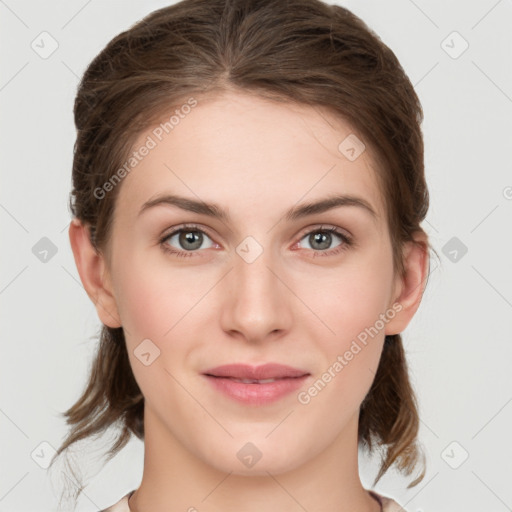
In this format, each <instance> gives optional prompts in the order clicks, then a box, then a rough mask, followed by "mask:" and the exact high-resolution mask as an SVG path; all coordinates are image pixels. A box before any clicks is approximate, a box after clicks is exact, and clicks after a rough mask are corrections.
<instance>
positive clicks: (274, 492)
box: [129, 404, 380, 512]
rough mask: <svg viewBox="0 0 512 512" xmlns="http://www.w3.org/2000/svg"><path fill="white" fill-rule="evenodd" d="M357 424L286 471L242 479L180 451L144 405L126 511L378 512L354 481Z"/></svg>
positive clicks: (358, 482)
mask: <svg viewBox="0 0 512 512" xmlns="http://www.w3.org/2000/svg"><path fill="white" fill-rule="evenodd" d="M357 421H358V418H357V417H354V418H353V419H352V420H351V421H350V422H349V424H347V427H346V429H345V430H344V431H342V432H341V433H340V435H339V436H338V438H337V439H336V441H335V442H334V443H333V444H331V445H330V446H328V447H326V449H325V450H323V451H322V452H321V453H319V454H317V455H316V456H315V457H313V458H311V459H309V460H307V461H306V462H305V463H304V464H302V465H300V466H299V467H296V468H294V469H292V470H290V471H286V472H280V473H272V471H265V474H262V475H255V476H246V475H241V474H237V473H235V472H234V471H229V470H228V471H220V470H218V469H217V468H215V467H213V466H212V465H210V464H207V463H205V462H204V460H201V459H200V458H199V457H197V456H196V455H195V454H194V453H191V451H189V450H188V449H187V448H186V447H184V446H183V445H182V444H181V443H180V442H179V441H178V440H177V439H176V438H175V437H174V436H173V435H172V434H171V433H170V432H169V430H168V429H167V428H166V427H165V425H163V424H162V423H161V422H160V421H159V419H158V417H157V416H156V415H154V414H153V413H152V411H151V410H150V409H149V408H148V407H147V404H146V410H145V414H144V432H145V439H144V444H145V452H144V472H143V478H142V482H141V485H140V486H139V488H138V489H137V490H136V491H135V493H134V494H133V495H132V496H131V498H130V500H129V507H130V511H131V512H147V511H151V512H164V511H165V512H168V511H169V510H183V511H187V512H221V511H222V512H234V511H237V512H239V511H240V510H241V509H243V510H244V512H260V511H261V510H265V511H268V512H278V511H282V510H287V511H289V512H304V510H333V511H336V512H353V511H354V510H358V511H360V512H379V511H380V505H379V504H378V503H377V501H376V500H375V499H374V498H373V497H371V496H370V495H369V493H368V492H367V491H366V490H365V489H364V488H363V486H362V484H361V481H360V479H359V471H358V452H357V425H358V424H357Z"/></svg>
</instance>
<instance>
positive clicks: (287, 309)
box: [221, 250, 293, 342]
mask: <svg viewBox="0 0 512 512" xmlns="http://www.w3.org/2000/svg"><path fill="white" fill-rule="evenodd" d="M241 254H243V253H241ZM233 265H234V268H233V269H232V270H231V272H229V274H228V275H227V276H226V279H224V290H223V297H224V300H223V304H222V309H221V324H222V328H223V330H224V331H225V332H227V333H229V334H230V335H231V336H235V337H239V338H240V339H245V340H247V341H248V342H261V341H264V340H266V339H268V338H270V337H272V338H273V339H275V337H277V336H279V335H280V336H282V335H283V334H284V333H285V332H287V331H289V329H290V327H291V324H292V307H293V304H292V300H293V293H292V292H291V291H290V289H289V288H288V287H287V285H286V284H287V283H286V281H287V279H286V271H285V268H284V267H283V266H282V265H280V264H279V262H278V261H276V259H275V258H274V259H272V255H271V251H270V250H268V251H267V250H264V251H263V252H262V253H261V254H260V255H259V256H258V257H257V258H256V259H255V260H254V261H252V262H251V260H250V259H244V257H242V256H239V255H238V254H235V255H234V258H233Z"/></svg>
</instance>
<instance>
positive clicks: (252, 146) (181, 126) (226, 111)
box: [116, 92, 384, 217]
mask: <svg viewBox="0 0 512 512" xmlns="http://www.w3.org/2000/svg"><path fill="white" fill-rule="evenodd" d="M194 99H195V105H194V106H193V107H192V108H190V107H187V108H185V107H186V106H187V103H186V101H184V102H183V103H181V104H178V105H174V106H173V107H172V108H171V109H170V110H169V111H167V112H165V113H163V114H162V116H161V120H160V121H158V122H156V123H154V124H153V125H151V126H150V127H149V128H148V129H146V130H145V131H144V132H143V133H141V134H140V135H139V137H138V138H137V141H136V142H135V144H134V145H133V147H132V151H138V152H139V154H140V153H142V152H144V153H145V156H142V157H140V156H139V160H137V163H136V165H135V166H134V167H133V168H131V170H130V172H128V173H127V175H126V177H124V178H123V182H122V187H121V191H120V195H119V197H118V203H119V204H118V205H117V207H116V209H117V208H122V209H123V210H133V209H134V208H137V207H138V208H140V207H141V206H142V204H143V203H144V202H145V201H147V200H148V199H149V198H151V197H152V196H154V195H155V194H159V193H163V192H169V193H172V192H174V193H177V194H180V195H187V196H190V197H194V196H195V199H204V200H205V201H212V202H216V203H220V204H228V205H230V207H231V208H233V209H234V208H236V207H237V206H240V207H243V206H244V205H245V207H246V214H249V213H250V212H249V209H248V207H249V206H254V207H258V206H259V207H261V208H271V205H278V204H281V205H282V206H283V210H284V209H288V208H289V207H290V206H292V205H293V204H295V203H298V202H301V199H302V200H304V201H310V200H314V199H316V198H318V197H324V196H325V195H326V193H328V194H331V193H333V192H337V193H346V194H353V195H359V196H363V197H364V198H365V199H366V200H367V201H368V202H370V203H371V204H372V205H373V207H374V209H375V210H376V211H377V213H378V215H379V217H381V216H382V215H383V211H384V204H383V202H382V198H381V192H380V190H379V184H378V182H377V180H376V172H378V170H377V169H375V167H374V159H373V154H372V151H371V148H370V147H369V146H368V144H366V147H365V149H364V150H363V152H362V153H361V154H360V155H359V156H357V154H356V156H357V158H356V159H355V160H354V159H349V158H348V157H347V153H346V148H347V145H348V146H354V144H353V142H354V141H356V146H355V150H356V151H357V152H359V151H360V150H361V149H362V148H361V147H358V146H357V144H358V142H357V141H359V142H363V143H364V141H362V137H361V136H360V135H359V134H358V133H357V132H356V131H355V130H354V129H353V127H351V126H350V125H349V124H348V123H347V122H346V121H345V120H343V119H341V118H340V117H339V116H336V115H335V114H334V113H332V112H330V111H328V110H327V109H325V108H321V107H318V106H315V107H312V106H307V105H302V104H296V103H291V102H277V101H270V100H268V99H265V98H261V97H259V96H256V95H253V94H247V93H235V92H225V93H222V94H220V95H215V96H195V97H194ZM190 104H193V103H190ZM180 105H181V106H182V107H183V108H180ZM354 137H355V139H354ZM347 138H348V139H347ZM340 145H341V146H340ZM144 146H145V147H147V148H150V149H149V150H147V149H146V150H145V151H140V150H141V149H142V148H143V147H144ZM344 151H345V152H344ZM353 153H354V152H352V154H353ZM349 155H350V153H349Z"/></svg>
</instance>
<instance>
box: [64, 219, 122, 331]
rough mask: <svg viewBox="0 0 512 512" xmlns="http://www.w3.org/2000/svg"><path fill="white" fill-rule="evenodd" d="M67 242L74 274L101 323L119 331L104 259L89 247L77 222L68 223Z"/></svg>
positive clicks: (86, 233) (76, 220) (86, 232)
mask: <svg viewBox="0 0 512 512" xmlns="http://www.w3.org/2000/svg"><path fill="white" fill-rule="evenodd" d="M69 241H70V243H71V249H72V250H73V255H74V257H75V263H76V267H77V269H78V274H79V275H80V279H81V281H82V284H83V285H84V288H85V291H86V292H87V295H88V296H89V298H90V299H91V300H92V302H93V303H94V305H95V306H96V311H97V313H98V316H99V318H100V320H101V322H102V323H103V324H104V325H106V326H108V327H121V321H120V319H119V313H118V311H117V304H116V301H115V298H114V295H113V293H112V285H111V282H110V276H109V273H108V269H107V265H106V263H105V257H104V255H103V254H101V253H99V252H98V251H97V250H96V249H95V247H94V246H93V245H92V242H91V239H90V237H89V230H88V228H87V226H85V225H84V224H82V222H81V221H79V220H78V219H73V220H72V221H71V224H70V226H69Z"/></svg>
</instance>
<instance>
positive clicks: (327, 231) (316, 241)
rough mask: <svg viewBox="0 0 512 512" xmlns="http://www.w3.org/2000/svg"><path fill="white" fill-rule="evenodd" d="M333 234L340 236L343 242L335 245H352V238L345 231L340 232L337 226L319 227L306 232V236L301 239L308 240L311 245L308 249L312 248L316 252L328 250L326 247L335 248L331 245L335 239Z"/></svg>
mask: <svg viewBox="0 0 512 512" xmlns="http://www.w3.org/2000/svg"><path fill="white" fill-rule="evenodd" d="M333 235H334V236H335V237H338V238H339V239H340V240H341V241H342V243H339V244H338V245H336V246H335V248H336V247H339V246H340V245H343V246H345V245H347V246H348V245H350V243H351V240H350V238H349V237H348V236H347V235H344V234H343V233H340V232H339V231H338V230H337V229H336V228H317V229H314V230H313V231H309V232H308V233H306V235H305V236H304V237H302V238H301V240H307V242H308V244H309V247H307V249H312V250H314V251H316V252H318V251H325V252H330V251H326V249H333V248H332V247H330V246H331V243H332V241H333Z"/></svg>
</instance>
